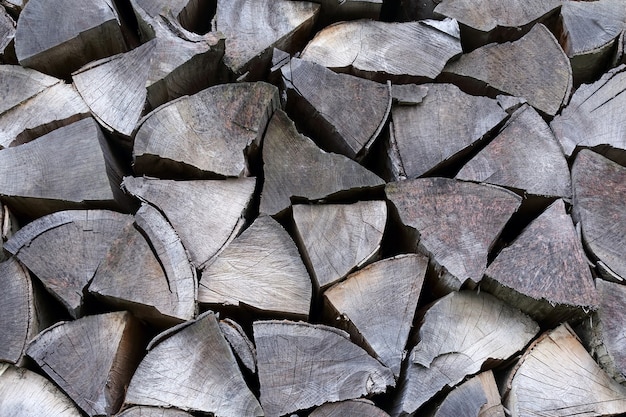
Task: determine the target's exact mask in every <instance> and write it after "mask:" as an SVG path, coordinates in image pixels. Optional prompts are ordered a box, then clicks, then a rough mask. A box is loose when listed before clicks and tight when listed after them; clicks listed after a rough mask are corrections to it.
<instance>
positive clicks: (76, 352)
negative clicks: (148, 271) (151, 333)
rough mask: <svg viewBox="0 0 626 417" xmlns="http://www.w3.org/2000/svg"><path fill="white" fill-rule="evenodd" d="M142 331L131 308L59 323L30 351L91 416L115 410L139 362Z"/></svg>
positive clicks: (111, 412) (118, 407) (47, 331)
mask: <svg viewBox="0 0 626 417" xmlns="http://www.w3.org/2000/svg"><path fill="white" fill-rule="evenodd" d="M142 333H143V331H142V329H141V327H140V324H139V322H138V321H137V319H135V318H134V317H133V316H132V315H130V314H129V313H127V312H116V313H108V314H100V315H96V316H88V317H83V318H81V319H78V320H75V321H71V322H61V323H58V324H56V325H55V326H52V327H50V328H49V329H47V330H45V331H44V332H42V333H40V334H39V335H38V336H37V337H36V338H35V339H34V340H33V341H32V342H31V344H30V345H29V347H28V350H27V351H26V354H27V355H28V356H29V357H31V358H32V359H33V360H34V361H35V362H36V363H37V365H39V367H41V369H42V370H43V371H44V372H45V373H46V374H47V375H48V377H50V379H52V380H53V381H54V382H55V383H56V384H58V385H59V387H60V388H61V389H62V390H63V391H64V392H65V393H66V394H67V395H68V396H69V397H70V398H71V399H72V400H73V401H74V402H75V403H76V404H77V405H78V406H79V407H80V408H81V409H82V410H83V411H84V412H85V413H87V415H89V416H100V415H111V414H115V413H116V412H117V411H118V410H119V409H120V406H121V405H122V401H123V399H124V390H125V388H126V386H127V384H128V382H129V381H130V378H131V376H132V374H133V371H134V370H135V367H136V366H137V364H138V363H139V360H140V357H141V351H142V344H143V343H142Z"/></svg>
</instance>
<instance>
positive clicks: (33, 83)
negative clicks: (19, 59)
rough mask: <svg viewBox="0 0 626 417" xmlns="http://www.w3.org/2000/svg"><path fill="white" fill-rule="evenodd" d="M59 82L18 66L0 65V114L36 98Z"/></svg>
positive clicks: (56, 79)
mask: <svg viewBox="0 0 626 417" xmlns="http://www.w3.org/2000/svg"><path fill="white" fill-rule="evenodd" d="M59 81H60V80H59V79H58V78H54V77H50V76H49V75H45V74H43V73H41V72H38V71H35V70H32V69H29V68H22V67H20V66H19V65H0V93H1V94H2V101H1V102H0V114H3V113H5V112H6V111H8V110H10V109H11V108H13V107H15V106H18V105H19V104H21V103H23V102H25V101H26V100H28V99H29V98H31V97H34V96H36V95H37V94H39V93H41V92H42V91H44V90H45V89H46V88H48V87H52V86H53V85H55V84H57V83H58V82H59Z"/></svg>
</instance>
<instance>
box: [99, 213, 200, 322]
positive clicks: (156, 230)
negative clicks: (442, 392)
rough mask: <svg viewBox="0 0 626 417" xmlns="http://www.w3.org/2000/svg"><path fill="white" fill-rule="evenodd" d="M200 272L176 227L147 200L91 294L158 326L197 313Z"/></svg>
mask: <svg viewBox="0 0 626 417" xmlns="http://www.w3.org/2000/svg"><path fill="white" fill-rule="evenodd" d="M196 287H197V279H196V270H195V268H193V267H192V266H191V263H190V262H189V259H188V258H187V254H186V252H185V248H183V245H182V243H181V242H180V239H179V238H178V236H177V235H176V232H175V231H174V229H172V226H171V225H170V224H169V223H168V222H167V220H165V218H164V217H163V216H162V215H161V214H160V213H159V212H158V210H157V209H155V208H154V207H152V206H150V205H147V204H143V205H142V206H141V208H140V209H139V211H138V212H137V214H135V224H132V223H129V224H126V226H125V228H124V230H123V231H122V232H121V233H120V234H119V235H118V236H117V238H116V239H115V240H114V241H113V242H112V243H111V245H110V247H109V250H108V252H107V254H106V257H105V258H104V259H103V260H102V262H100V265H98V269H97V270H96V272H95V274H94V276H93V280H92V281H91V284H90V285H89V292H90V293H91V294H93V295H96V296H98V297H99V298H101V299H103V300H104V301H105V302H107V303H109V304H111V305H113V306H114V307H116V308H120V309H126V310H129V311H131V312H132V313H133V314H134V315H135V316H136V317H137V318H140V319H145V320H146V321H150V322H151V323H154V324H156V325H157V326H163V327H165V326H167V325H171V324H176V323H179V322H181V321H185V320H191V319H193V318H194V316H195V314H196V298H197V296H196V293H197V290H196Z"/></svg>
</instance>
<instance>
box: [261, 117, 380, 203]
mask: <svg viewBox="0 0 626 417" xmlns="http://www.w3.org/2000/svg"><path fill="white" fill-rule="evenodd" d="M263 163H264V174H265V182H264V184H263V192H262V193H261V206H260V212H261V213H266V214H269V215H277V214H279V213H281V212H283V211H284V210H285V209H287V208H289V206H290V205H291V198H294V197H295V198H302V199H307V200H311V201H314V200H320V199H323V198H326V197H329V196H332V195H333V194H337V193H340V192H344V193H345V192H355V191H358V190H359V189H371V188H375V187H380V186H382V185H383V184H384V181H383V180H382V179H381V178H379V177H378V176H377V175H375V174H374V173H372V172H370V171H368V170H367V169H365V168H363V167H362V166H361V165H359V164H358V163H356V162H354V161H352V160H350V159H349V158H347V157H346V156H343V155H338V154H333V153H327V152H324V151H322V150H321V149H320V148H318V147H317V145H315V143H313V141H312V140H311V139H309V138H307V137H306V136H304V135H301V134H300V133H298V130H297V129H296V126H295V125H294V123H293V122H292V121H291V120H290V119H289V117H288V116H287V115H286V114H285V112H283V111H282V110H277V111H276V112H275V113H274V116H272V119H271V120H270V122H269V125H268V127H267V131H266V132H265V137H264V139H263Z"/></svg>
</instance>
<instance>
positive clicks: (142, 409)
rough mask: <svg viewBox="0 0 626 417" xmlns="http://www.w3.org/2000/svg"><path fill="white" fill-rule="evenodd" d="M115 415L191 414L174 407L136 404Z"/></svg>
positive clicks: (183, 416) (185, 416) (180, 416)
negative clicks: (136, 405)
mask: <svg viewBox="0 0 626 417" xmlns="http://www.w3.org/2000/svg"><path fill="white" fill-rule="evenodd" d="M116 416H117V417H192V415H191V414H189V413H187V412H185V411H182V410H176V409H174V408H162V407H148V406H138V407H131V408H129V409H127V410H124V411H123V412H121V413H119V414H116Z"/></svg>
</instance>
